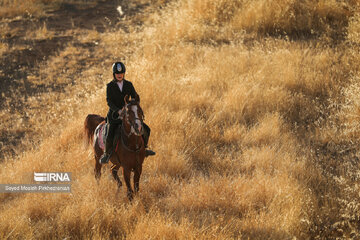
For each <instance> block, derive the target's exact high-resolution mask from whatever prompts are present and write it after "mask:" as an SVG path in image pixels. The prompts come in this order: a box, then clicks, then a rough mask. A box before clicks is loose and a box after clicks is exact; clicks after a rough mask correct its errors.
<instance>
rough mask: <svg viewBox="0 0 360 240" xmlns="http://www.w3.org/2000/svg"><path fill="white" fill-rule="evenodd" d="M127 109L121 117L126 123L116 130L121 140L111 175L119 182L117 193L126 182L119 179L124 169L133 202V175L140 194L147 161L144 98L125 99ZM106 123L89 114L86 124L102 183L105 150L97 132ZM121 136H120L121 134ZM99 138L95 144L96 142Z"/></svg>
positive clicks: (118, 138)
mask: <svg viewBox="0 0 360 240" xmlns="http://www.w3.org/2000/svg"><path fill="white" fill-rule="evenodd" d="M124 100H125V106H124V107H123V109H122V111H121V114H120V116H119V118H120V119H122V124H121V125H120V126H119V128H117V129H116V133H115V140H116V139H117V141H116V142H117V143H116V148H115V150H114V151H113V154H112V155H111V157H110V162H111V163H112V166H111V173H112V176H113V177H114V179H115V181H116V182H117V187H118V188H117V193H118V192H119V190H120V187H121V186H122V182H121V180H120V178H119V176H118V170H119V169H120V167H122V168H123V177H124V181H125V184H126V187H127V197H128V198H129V200H130V201H131V200H132V199H133V195H134V191H133V189H132V187H131V184H130V177H131V172H132V171H133V172H134V190H135V193H137V192H139V190H140V188H139V181H140V176H141V172H142V164H143V162H144V159H145V145H144V140H143V138H142V134H143V131H144V127H143V122H144V114H143V111H142V109H141V107H140V99H139V97H136V98H135V99H132V100H130V101H129V96H125V98H124ZM104 124H105V118H103V117H101V116H99V115H95V114H89V115H87V117H86V119H85V122H84V132H85V140H86V143H87V145H90V143H91V142H93V150H94V157H95V168H94V173H95V179H97V180H99V179H100V177H101V167H102V165H101V164H100V163H99V159H100V157H101V155H102V154H103V149H102V148H101V147H100V145H99V141H98V136H97V135H96V134H95V129H96V128H97V127H99V125H101V126H102V125H104ZM119 131H120V132H121V133H120V136H118V137H116V136H117V135H118V132H119ZM94 138H95V141H94Z"/></svg>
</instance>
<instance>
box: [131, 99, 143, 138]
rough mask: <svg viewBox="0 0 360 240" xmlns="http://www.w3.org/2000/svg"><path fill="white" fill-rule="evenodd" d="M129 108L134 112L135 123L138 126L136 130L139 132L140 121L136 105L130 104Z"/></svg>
mask: <svg viewBox="0 0 360 240" xmlns="http://www.w3.org/2000/svg"><path fill="white" fill-rule="evenodd" d="M131 110H132V111H133V112H134V114H135V123H136V124H137V126H138V129H137V130H138V131H139V132H140V131H141V121H140V119H139V115H138V109H137V105H132V106H131Z"/></svg>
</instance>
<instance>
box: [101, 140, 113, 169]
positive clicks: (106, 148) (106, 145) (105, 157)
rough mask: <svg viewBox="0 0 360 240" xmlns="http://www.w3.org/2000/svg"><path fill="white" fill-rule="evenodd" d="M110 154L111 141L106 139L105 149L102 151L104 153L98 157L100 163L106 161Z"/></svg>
mask: <svg viewBox="0 0 360 240" xmlns="http://www.w3.org/2000/svg"><path fill="white" fill-rule="evenodd" d="M111 154H112V141H106V144H105V151H104V154H103V155H102V156H101V158H100V164H105V163H108V162H109V159H110V156H111Z"/></svg>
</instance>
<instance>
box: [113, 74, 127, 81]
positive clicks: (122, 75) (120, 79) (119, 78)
mask: <svg viewBox="0 0 360 240" xmlns="http://www.w3.org/2000/svg"><path fill="white" fill-rule="evenodd" d="M124 75H125V74H124V73H115V78H116V80H118V81H122V80H123V79H124Z"/></svg>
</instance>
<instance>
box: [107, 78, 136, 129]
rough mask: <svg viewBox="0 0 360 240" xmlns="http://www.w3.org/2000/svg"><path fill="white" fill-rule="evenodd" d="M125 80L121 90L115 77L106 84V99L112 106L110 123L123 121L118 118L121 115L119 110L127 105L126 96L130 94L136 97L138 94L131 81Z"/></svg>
mask: <svg viewBox="0 0 360 240" xmlns="http://www.w3.org/2000/svg"><path fill="white" fill-rule="evenodd" d="M123 82H124V83H123V88H122V91H120V88H119V86H118V85H117V81H116V80H115V79H114V80H112V81H111V82H109V83H108V84H107V85H106V101H107V104H108V106H109V108H110V109H109V112H108V114H107V119H108V121H109V122H110V123H121V120H118V119H117V118H118V117H119V114H118V111H119V110H120V109H122V108H123V107H124V106H125V100H124V97H125V96H126V95H129V96H131V98H132V99H134V98H135V97H136V95H137V93H136V91H135V88H134V86H133V85H132V83H131V82H129V81H127V80H125V79H124V80H123Z"/></svg>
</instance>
